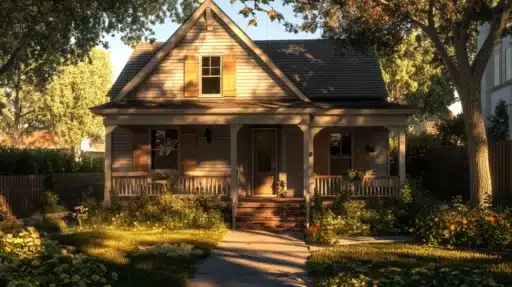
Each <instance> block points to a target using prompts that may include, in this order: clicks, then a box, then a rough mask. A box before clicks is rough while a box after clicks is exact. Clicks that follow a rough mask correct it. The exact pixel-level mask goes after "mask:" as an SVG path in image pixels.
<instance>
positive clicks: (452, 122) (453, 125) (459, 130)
mask: <svg viewBox="0 0 512 287" xmlns="http://www.w3.org/2000/svg"><path fill="white" fill-rule="evenodd" d="M436 137H437V139H438V140H439V141H440V144H442V145H464V144H465V143H466V141H467V139H466V131H465V128H464V116H463V114H458V115H456V116H455V117H454V118H451V119H444V120H443V121H442V122H441V123H440V124H439V133H438V134H437V136H436Z"/></svg>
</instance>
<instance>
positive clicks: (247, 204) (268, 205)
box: [238, 202, 305, 208]
mask: <svg viewBox="0 0 512 287" xmlns="http://www.w3.org/2000/svg"><path fill="white" fill-rule="evenodd" d="M238 206H239V207H254V208H258V207H259V208H271V207H273V208H304V207H305V205H304V203H299V202H240V203H239V204H238Z"/></svg>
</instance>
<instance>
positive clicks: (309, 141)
mask: <svg viewBox="0 0 512 287" xmlns="http://www.w3.org/2000/svg"><path fill="white" fill-rule="evenodd" d="M299 128H300V129H301V130H302V140H303V143H302V149H303V177H304V199H305V201H306V227H309V217H310V198H311V197H312V196H313V195H314V194H315V179H314V175H313V173H314V163H315V154H314V151H313V149H314V139H315V135H316V134H317V133H318V132H319V131H320V130H321V129H322V128H318V127H310V126H309V125H299Z"/></svg>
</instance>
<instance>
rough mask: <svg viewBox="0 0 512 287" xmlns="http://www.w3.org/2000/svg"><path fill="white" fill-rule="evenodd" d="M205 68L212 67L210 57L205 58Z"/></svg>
mask: <svg viewBox="0 0 512 287" xmlns="http://www.w3.org/2000/svg"><path fill="white" fill-rule="evenodd" d="M203 67H210V57H203Z"/></svg>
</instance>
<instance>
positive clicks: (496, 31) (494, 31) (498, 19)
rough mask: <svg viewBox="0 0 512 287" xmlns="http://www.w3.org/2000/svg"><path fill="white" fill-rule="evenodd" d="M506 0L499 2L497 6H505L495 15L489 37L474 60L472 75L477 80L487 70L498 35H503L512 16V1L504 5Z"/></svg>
mask: <svg viewBox="0 0 512 287" xmlns="http://www.w3.org/2000/svg"><path fill="white" fill-rule="evenodd" d="M504 1H505V0H501V1H500V3H498V5H497V6H496V7H499V6H504V7H503V10H502V11H501V12H500V13H497V14H496V15H494V17H493V18H494V19H493V20H492V22H491V27H490V28H489V34H488V35H487V38H486V39H485V41H484V43H483V44H482V46H481V47H480V50H478V52H477V54H476V56H475V59H474V60H473V63H472V65H471V75H472V76H473V79H474V80H476V81H480V80H481V78H482V75H483V73H484V70H485V66H486V65H487V62H488V61H489V58H490V57H491V54H492V52H493V49H494V43H495V42H496V40H497V39H498V37H501V32H502V31H503V29H504V28H505V27H506V26H507V23H508V20H509V17H510V12H511V10H512V1H508V2H507V5H506V6H505V5H504V4H505V3H504Z"/></svg>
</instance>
